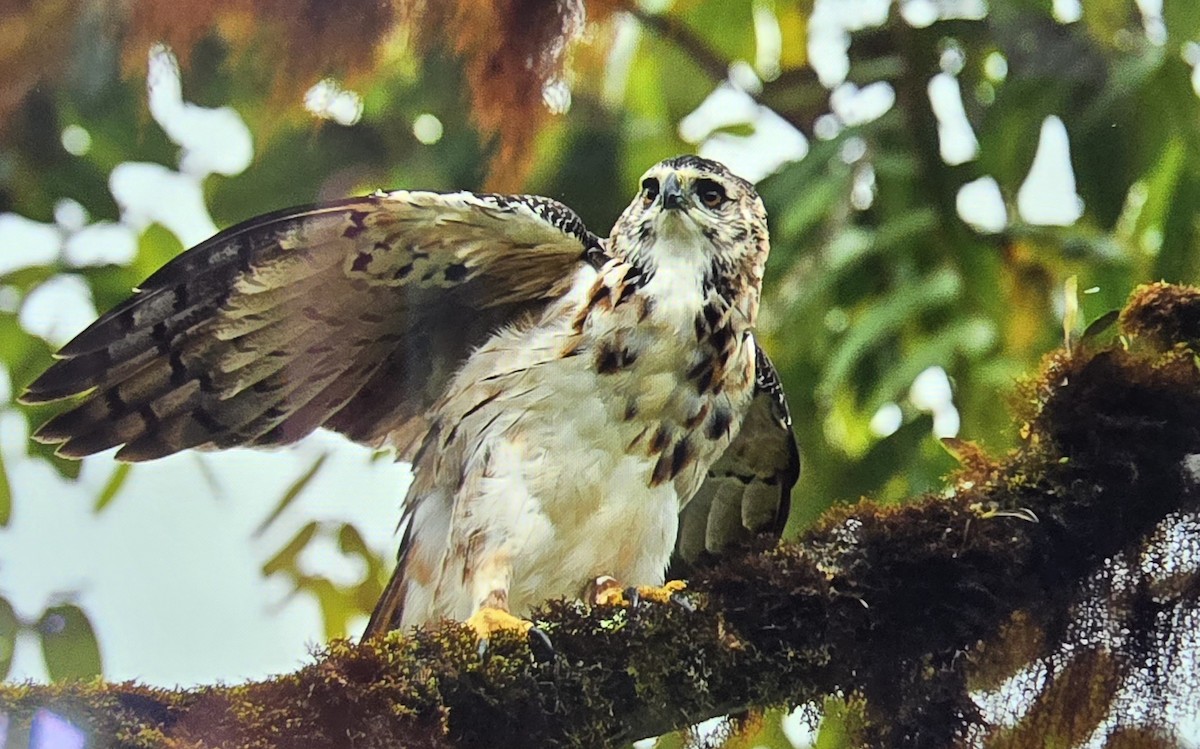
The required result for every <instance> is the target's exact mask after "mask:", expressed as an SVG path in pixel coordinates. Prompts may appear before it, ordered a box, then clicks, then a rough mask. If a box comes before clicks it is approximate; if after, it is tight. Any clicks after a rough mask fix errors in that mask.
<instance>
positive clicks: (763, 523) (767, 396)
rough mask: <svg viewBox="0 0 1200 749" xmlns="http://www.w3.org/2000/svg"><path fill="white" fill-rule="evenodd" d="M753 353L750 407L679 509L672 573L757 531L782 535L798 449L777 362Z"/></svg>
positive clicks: (760, 352)
mask: <svg viewBox="0 0 1200 749" xmlns="http://www.w3.org/2000/svg"><path fill="white" fill-rule="evenodd" d="M756 345H757V344H756ZM755 354H756V355H755V394H754V399H753V401H751V404H750V410H749V411H748V412H747V414H746V418H745V420H744V421H743V422H742V428H741V431H739V432H738V434H737V436H736V437H734V439H733V441H732V442H731V443H730V444H729V447H728V448H726V450H725V452H724V454H722V455H721V457H720V458H719V459H718V460H717V462H716V463H714V464H713V465H712V467H711V468H710V469H709V471H708V476H707V477H706V478H705V480H704V483H703V484H701V485H700V489H699V490H698V491H697V492H696V494H695V496H693V497H692V499H691V500H690V501H688V503H687V505H685V506H684V508H683V510H682V512H681V513H680V517H679V535H678V536H677V538H676V542H675V553H674V556H673V557H672V560H671V566H672V570H671V573H670V574H672V575H676V574H684V573H685V572H686V569H687V567H688V566H689V565H691V564H694V563H695V562H697V561H698V560H701V559H703V558H704V557H705V556H707V555H716V554H720V553H721V552H722V551H723V550H724V549H725V548H726V547H727V546H729V545H730V544H734V543H738V542H745V541H747V540H749V539H750V538H752V537H753V536H754V535H755V534H758V533H765V532H772V533H775V534H776V535H778V534H781V533H782V532H783V528H784V526H785V525H786V524H787V517H788V511H789V509H790V506H791V493H792V487H793V486H794V485H795V484H796V481H797V479H799V477H800V452H799V449H798V448H797V447H796V437H795V435H794V434H793V433H792V417H791V414H790V413H789V411H788V406H787V400H786V398H785V397H784V393H783V387H782V385H781V384H780V382H779V376H778V374H777V373H776V372H775V367H774V366H773V365H772V364H771V360H770V359H769V358H767V355H766V354H765V353H764V352H763V350H762V348H757V349H756V352H755Z"/></svg>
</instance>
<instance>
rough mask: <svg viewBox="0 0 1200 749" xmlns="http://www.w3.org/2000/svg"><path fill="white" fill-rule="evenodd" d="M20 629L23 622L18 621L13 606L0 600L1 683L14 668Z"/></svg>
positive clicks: (4, 600)
mask: <svg viewBox="0 0 1200 749" xmlns="http://www.w3.org/2000/svg"><path fill="white" fill-rule="evenodd" d="M20 629H21V622H20V621H19V620H18V619H17V613H16V612H15V611H13V607H12V604H11V603H9V602H8V600H7V599H5V598H0V681H3V680H4V679H5V677H7V676H8V670H9V669H10V668H12V660H13V651H14V650H15V649H16V646H17V632H18V631H20Z"/></svg>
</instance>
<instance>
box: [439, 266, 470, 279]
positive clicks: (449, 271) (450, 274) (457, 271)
mask: <svg viewBox="0 0 1200 749" xmlns="http://www.w3.org/2000/svg"><path fill="white" fill-rule="evenodd" d="M442 275H443V276H444V277H445V278H446V280H447V281H449V282H450V283H458V282H459V281H462V280H463V279H465V278H466V277H467V266H466V265H465V264H463V263H454V264H453V265H448V266H446V270H445V271H444V272H443V273H442Z"/></svg>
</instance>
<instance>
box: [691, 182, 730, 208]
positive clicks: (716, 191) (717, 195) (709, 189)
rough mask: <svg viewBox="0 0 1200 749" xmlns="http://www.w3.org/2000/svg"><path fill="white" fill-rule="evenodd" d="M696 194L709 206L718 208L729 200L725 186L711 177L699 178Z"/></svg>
mask: <svg viewBox="0 0 1200 749" xmlns="http://www.w3.org/2000/svg"><path fill="white" fill-rule="evenodd" d="M696 194H697V195H699V196H700V202H701V203H703V204H704V205H705V206H707V207H709V208H716V207H717V206H719V205H721V204H722V203H724V202H725V201H726V200H728V198H727V196H726V195H725V188H724V187H721V185H720V184H718V183H716V182H714V181H712V180H711V179H702V180H698V181H697V182H696Z"/></svg>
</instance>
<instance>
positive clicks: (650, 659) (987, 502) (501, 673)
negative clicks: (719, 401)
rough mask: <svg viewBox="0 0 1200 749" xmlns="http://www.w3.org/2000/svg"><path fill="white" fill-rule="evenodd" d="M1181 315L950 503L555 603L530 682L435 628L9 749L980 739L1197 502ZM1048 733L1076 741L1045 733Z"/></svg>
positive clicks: (77, 714)
mask: <svg viewBox="0 0 1200 749" xmlns="http://www.w3.org/2000/svg"><path fill="white" fill-rule="evenodd" d="M1159 303H1162V304H1166V305H1168V307H1169V308H1170V309H1172V310H1176V311H1177V312H1178V314H1179V315H1181V316H1182V319H1180V320H1175V319H1174V318H1173V317H1171V315H1165V314H1160V311H1158V310H1157V308H1155V307H1154V305H1156V304H1159ZM1195 310H1200V291H1198V290H1195V289H1187V288H1185V287H1162V286H1155V287H1153V288H1150V289H1140V290H1139V291H1138V292H1136V293H1135V295H1134V298H1133V302H1132V303H1131V307H1130V308H1129V309H1127V310H1126V313H1125V315H1124V316H1123V317H1122V326H1123V333H1124V335H1125V339H1124V342H1121V341H1114V343H1113V345H1112V346H1110V347H1108V348H1102V349H1098V350H1089V349H1087V348H1085V347H1080V348H1077V349H1076V350H1074V351H1071V352H1066V351H1062V352H1058V353H1056V354H1054V355H1051V356H1049V357H1048V358H1047V359H1046V361H1045V362H1044V367H1043V371H1042V373H1041V375H1040V376H1039V377H1038V378H1035V379H1031V380H1029V381H1028V382H1027V383H1026V384H1025V386H1024V388H1023V390H1022V396H1021V408H1022V409H1023V411H1022V412H1021V414H1020V415H1019V422H1018V423H1020V424H1021V427H1020V432H1021V437H1022V441H1021V444H1020V446H1019V447H1018V448H1017V449H1016V450H1014V451H1013V452H1012V453H1010V454H1008V455H1006V456H1003V457H995V458H994V457H990V456H988V455H987V454H986V453H985V452H984V451H982V450H981V449H979V448H978V447H976V446H973V445H970V444H969V443H965V442H957V443H953V444H952V445H950V448H951V450H952V452H953V453H954V454H955V455H957V456H958V457H959V459H960V460H961V462H962V468H961V469H960V471H959V472H958V473H956V474H955V475H954V476H953V477H952V478H951V486H952V487H953V492H951V493H950V495H949V496H932V495H930V496H926V497H922V498H918V499H916V500H914V501H913V502H911V503H909V504H906V505H903V506H892V505H889V506H880V505H876V504H874V503H871V502H867V501H864V502H860V503H858V504H856V505H854V506H847V507H839V508H836V509H834V510H832V511H830V512H828V513H827V514H826V515H825V516H824V517H823V518H822V519H821V521H820V522H819V523H818V524H817V525H816V526H815V527H813V528H812V529H810V530H809V531H808V532H807V533H805V534H804V535H803V536H802V537H801V538H799V539H797V540H796V541H795V542H793V543H789V544H785V545H782V546H778V547H775V546H772V545H770V544H768V543H766V542H764V543H763V545H761V546H759V547H757V548H752V549H749V550H747V551H746V552H745V553H742V554H737V555H733V556H730V557H728V558H726V559H724V560H721V561H720V562H719V563H716V564H715V565H712V566H709V567H705V568H701V569H698V570H697V571H696V573H695V575H694V577H693V578H692V580H691V581H690V583H689V588H688V591H689V593H688V595H689V598H690V600H691V601H692V602H693V604H694V610H692V609H689V608H686V607H683V606H678V605H674V604H667V605H661V604H654V603H645V604H643V605H641V606H639V607H636V608H633V609H627V608H616V607H611V606H607V607H599V608H597V609H596V610H590V609H588V608H586V607H584V606H582V605H580V604H578V603H571V602H562V601H559V602H550V603H548V604H547V605H546V606H545V607H544V608H543V609H542V610H541V611H539V612H537V613H536V614H535V617H534V618H535V620H536V621H537V622H538V624H539V626H540V627H541V629H542V630H543V631H545V632H546V633H547V634H548V635H549V637H550V640H551V642H552V643H553V647H554V654H553V656H552V657H549V658H546V657H543V656H539V655H535V651H533V650H531V649H530V648H529V646H528V644H527V643H526V641H525V640H524V638H523V637H521V636H519V635H516V634H513V633H500V634H497V635H496V636H495V637H493V638H492V639H491V640H490V641H489V642H488V643H487V644H486V647H482V648H481V647H480V645H479V643H478V642H477V641H476V639H475V636H474V634H473V633H472V632H471V630H470V629H468V628H467V627H465V626H463V625H459V624H453V623H446V624H444V625H442V626H440V627H437V628H434V629H431V630H427V631H421V632H416V633H411V634H408V635H403V634H399V633H392V634H390V635H388V636H387V637H384V638H380V639H377V640H373V641H370V642H366V643H362V644H356V643H351V642H348V641H345V640H338V641H334V642H331V643H330V644H329V645H328V646H327V647H326V649H325V650H324V651H323V652H321V653H319V654H318V655H317V656H316V658H315V660H314V662H313V663H312V664H311V665H309V666H307V667H305V668H303V669H301V670H299V671H297V672H296V673H293V674H287V675H283V676H280V677H277V678H275V679H271V680H267V681H263V682H255V683H250V684H244V685H237V686H233V687H207V688H202V689H197V690H192V691H187V692H182V691H170V690H160V689H154V688H150V687H145V686H140V685H136V684H117V685H107V684H101V683H88V684H79V685H68V686H61V685H52V686H37V687H34V686H23V685H16V686H13V685H4V686H0V709H2V710H3V711H4V712H6V713H7V714H8V715H9V718H10V722H11V726H12V727H11V728H10V735H12V736H20V735H21V732H22V731H23V730H27V726H28V722H29V720H30V717H31V716H32V714H33V712H34V710H36V709H37V708H38V707H47V708H49V709H53V710H55V711H56V712H59V713H61V714H63V715H65V716H67V717H68V718H70V719H72V720H74V721H76V722H77V723H78V724H79V725H82V726H86V727H87V729H88V730H89V731H90V732H91V734H92V735H93V736H95V737H97V738H98V739H100V741H99V743H101V744H103V745H105V746H115V747H137V748H138V749H158V748H159V747H164V748H165V747H172V748H173V749H175V748H183V747H208V746H218V745H220V746H237V747H243V748H254V749H258V748H260V747H261V748H262V749H268V748H276V747H279V748H287V747H304V748H305V749H322V748H323V747H329V748H330V749H333V748H334V747H344V746H355V747H388V746H397V745H401V746H412V747H440V746H450V745H459V746H484V745H486V746H588V747H590V746H603V745H612V744H617V743H621V742H623V741H628V740H631V739H636V738H640V737H642V736H645V735H653V734H657V733H662V732H665V731H667V730H671V729H674V728H679V727H682V726H684V725H687V724H689V723H694V722H698V721H700V720H703V719H705V718H708V717H711V716H714V715H721V714H728V713H731V712H736V711H739V710H742V709H743V708H746V707H749V706H759V707H766V706H776V705H778V706H787V705H792V704H796V703H800V702H807V701H816V700H820V699H822V698H823V697H824V696H825V695H829V694H842V695H853V696H854V702H855V705H861V706H862V707H861V716H862V717H861V720H858V719H857V718H856V724H855V731H854V732H855V735H858V736H860V737H861V738H862V740H863V741H866V742H867V743H870V744H872V745H875V746H945V745H950V744H953V743H955V742H956V741H961V740H962V739H964V738H965V737H967V736H968V735H978V734H979V732H980V731H983V730H985V729H986V727H985V726H983V724H982V721H981V718H980V716H979V714H978V712H977V710H976V707H975V704H974V702H973V701H972V700H971V699H970V697H969V693H968V685H969V684H970V685H974V686H975V687H979V686H981V685H994V684H996V683H998V682H999V681H1000V680H1001V679H1003V678H1005V677H1006V676H1008V675H1010V674H1012V673H1013V672H1015V671H1016V670H1018V669H1019V668H1021V667H1022V664H1024V663H1027V662H1029V661H1030V660H1031V659H1038V658H1045V657H1047V654H1049V653H1053V652H1055V651H1056V650H1058V649H1060V648H1061V647H1063V644H1064V643H1068V642H1071V639H1070V638H1071V637H1074V636H1075V635H1074V634H1073V630H1072V628H1071V626H1070V623H1071V621H1072V618H1073V617H1074V616H1076V608H1075V605H1076V603H1077V602H1078V601H1079V600H1081V596H1084V595H1087V594H1088V587H1087V586H1088V585H1092V586H1094V585H1095V584H1096V583H1095V582H1094V581H1095V580H1097V579H1103V577H1102V576H1101V577H1099V578H1098V577H1097V575H1098V574H1099V573H1100V572H1102V571H1103V569H1105V568H1104V563H1105V560H1107V559H1110V558H1113V557H1114V556H1117V555H1120V554H1129V553H1136V552H1137V550H1138V549H1139V548H1141V546H1140V545H1141V544H1142V543H1143V542H1144V540H1145V539H1146V538H1147V537H1148V536H1149V535H1150V534H1151V533H1153V531H1154V529H1155V527H1156V525H1157V524H1158V523H1160V522H1161V521H1162V520H1163V518H1165V517H1167V516H1168V515H1169V514H1170V513H1172V512H1175V511H1178V510H1180V509H1181V508H1187V507H1196V506H1197V505H1198V504H1200V502H1198V501H1197V500H1200V496H1198V492H1197V487H1196V485H1195V481H1194V480H1193V479H1192V478H1191V474H1190V473H1189V472H1188V471H1186V470H1184V469H1183V461H1184V459H1185V457H1186V456H1189V455H1193V454H1196V453H1200V369H1198V368H1197V366H1196V360H1197V352H1196V350H1195V342H1196V341H1197V340H1200V338H1198V337H1197V336H1196V335H1195V333H1197V332H1200V322H1198V321H1200V318H1197V319H1196V320H1193V319H1192V317H1191V315H1192V314H1193V311H1195ZM1175 335H1178V336H1187V340H1178V339H1172V338H1171V336H1175ZM1125 343H1128V345H1127V346H1126V345H1125ZM1088 581H1093V582H1090V583H1089V582H1088ZM1109 584H1111V581H1110V583H1109ZM1161 588H1162V586H1159V588H1158V589H1156V590H1159V593H1157V594H1156V593H1153V592H1152V590H1151V588H1150V587H1149V586H1146V589H1145V591H1143V592H1142V593H1138V592H1137V591H1134V592H1133V593H1123V594H1122V598H1121V599H1120V606H1121V607H1122V608H1121V609H1120V611H1119V613H1121V615H1122V616H1126V617H1127V619H1128V621H1129V622H1131V623H1130V625H1129V626H1130V627H1131V631H1135V632H1138V633H1140V635H1139V636H1141V637H1143V639H1145V638H1150V639H1149V640H1146V641H1152V642H1160V643H1161V642H1166V641H1167V640H1163V639H1162V638H1164V637H1167V636H1168V635H1169V634H1170V633H1169V632H1166V633H1165V634H1164V632H1163V631H1162V630H1161V627H1162V626H1164V625H1160V624H1157V623H1156V622H1159V621H1160V620H1161V617H1158V616H1157V614H1156V612H1157V611H1160V610H1161V607H1162V606H1164V605H1166V604H1164V603H1163V601H1162V600H1161V598H1162V596H1161V593H1162V590H1161ZM1114 589H1115V588H1114ZM1173 589H1177V590H1179V591H1183V593H1180V594H1179V595H1181V596H1182V595H1184V594H1186V592H1187V591H1189V590H1192V589H1193V587H1189V586H1187V585H1177V586H1175V588H1173ZM1156 596H1157V597H1156ZM1115 605H1116V604H1114V606H1115ZM1155 607H1159V608H1155ZM1114 611H1115V609H1114ZM1131 612H1132V613H1131ZM1129 617H1132V618H1131V619H1129ZM1123 621H1124V620H1123ZM1139 628H1140V629H1139ZM1153 638H1159V639H1157V640H1156V639H1153ZM1130 647H1132V646H1130ZM1164 647H1165V646H1164ZM1151 651H1152V649H1144V651H1134V650H1130V651H1129V652H1122V653H1120V657H1115V656H1113V655H1111V654H1108V653H1105V652H1097V653H1096V654H1095V656H1094V657H1093V658H1092V659H1091V660H1090V661H1087V662H1084V661H1082V660H1081V661H1078V662H1077V663H1074V664H1072V665H1071V666H1070V668H1071V669H1073V670H1070V671H1068V672H1066V673H1069V675H1071V676H1072V678H1071V679H1069V680H1067V681H1066V683H1065V686H1060V687H1059V688H1058V691H1056V692H1054V693H1053V694H1035V695H1032V696H1031V698H1032V699H1033V701H1034V704H1035V705H1036V706H1037V707H1038V710H1039V711H1040V712H1038V713H1037V715H1041V716H1044V717H1043V718H1038V720H1043V721H1044V725H1045V726H1050V727H1052V728H1054V730H1059V729H1060V728H1061V731H1060V733H1062V735H1065V736H1070V737H1074V736H1078V735H1084V733H1085V732H1086V731H1085V729H1086V728H1087V726H1086V725H1084V724H1085V723H1088V722H1094V720H1099V718H1096V717H1095V716H1097V715H1101V714H1102V713H1103V711H1104V709H1106V708H1107V706H1108V705H1109V703H1110V702H1111V699H1112V695H1113V694H1115V692H1114V691H1113V690H1114V689H1115V686H1114V685H1117V684H1119V683H1121V680H1122V679H1123V678H1125V676H1126V674H1127V673H1128V671H1127V670H1124V669H1129V668H1132V667H1133V666H1132V665H1131V664H1137V663H1147V662H1148V661H1147V659H1148V658H1149V657H1150V655H1149V654H1150V653H1151ZM1080 652H1083V651H1080ZM1155 652H1157V651H1155ZM1089 664H1091V665H1089ZM1097 674H1099V675H1101V676H1103V677H1104V679H1105V680H1106V681H1105V684H1104V689H1100V690H1099V691H1097V687H1096V684H1095V681H1094V679H1090V676H1089V675H1091V676H1095V675H1097ZM1067 711H1073V712H1075V713H1077V714H1079V715H1085V716H1088V717H1087V718H1086V720H1084V721H1083V723H1080V724H1075V723H1070V724H1068V723H1063V722H1062V720H1061V719H1062V718H1063V716H1064V714H1065V713H1066V712H1067ZM856 714H858V708H856ZM23 726H24V728H23ZM1055 727H1057V728H1055ZM1047 730H1049V729H1047ZM1021 731H1025V733H1021ZM1030 731H1032V733H1030ZM1012 735H1013V736H1026V735H1037V731H1036V727H1035V728H1029V729H1026V728H1021V729H1019V730H1018V729H1014V732H1013V733H1012ZM997 736H998V738H997V739H996V740H997V741H1000V740H1001V739H1002V738H1003V737H1002V736H999V734H997Z"/></svg>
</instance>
